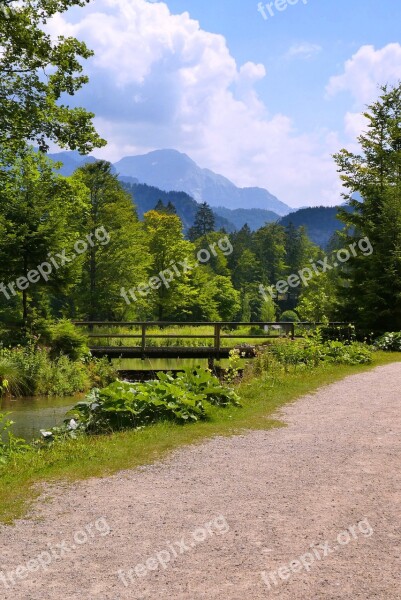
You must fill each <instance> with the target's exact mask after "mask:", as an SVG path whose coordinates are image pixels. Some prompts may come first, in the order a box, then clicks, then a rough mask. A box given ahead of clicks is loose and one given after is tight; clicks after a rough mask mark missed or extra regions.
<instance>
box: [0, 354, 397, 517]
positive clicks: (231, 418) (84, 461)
mask: <svg viewBox="0 0 401 600" xmlns="http://www.w3.org/2000/svg"><path fill="white" fill-rule="evenodd" d="M395 361H401V353H393V354H385V353H383V352H377V353H375V355H374V363H373V365H370V366H359V367H349V366H336V365H329V366H324V367H319V368H317V369H314V370H302V371H297V370H293V371H292V372H289V373H287V374H285V375H284V374H278V375H275V376H269V377H266V376H265V377H259V378H254V379H249V380H245V381H243V382H242V383H241V384H240V385H239V386H238V390H237V391H238V393H239V394H240V396H241V398H242V404H243V406H242V408H233V407H230V408H227V409H215V408H214V409H213V411H212V413H211V416H212V418H211V420H210V421H207V422H199V423H196V424H194V425H187V426H179V425H174V424H165V423H162V424H158V425H154V426H152V427H148V428H146V429H143V430H140V431H136V432H135V431H128V432H124V433H117V434H114V435H112V436H99V437H92V438H90V437H87V438H81V439H79V440H75V441H69V442H66V443H64V444H60V445H56V446H54V447H53V448H50V449H46V450H41V451H39V452H29V453H28V454H26V455H22V456H18V457H16V458H15V459H14V460H13V461H12V462H11V463H9V464H8V465H7V466H5V467H1V470H0V497H1V499H2V501H1V505H0V521H1V522H3V523H12V522H13V520H14V519H16V518H18V517H21V516H23V515H25V514H26V512H27V510H28V509H29V507H30V505H31V503H32V501H33V500H34V499H35V498H36V497H37V496H38V495H39V494H40V485H37V484H40V483H42V482H61V481H64V482H70V481H75V480H79V479H87V478H89V477H104V476H106V475H110V474H112V473H115V472H117V471H119V470H121V469H130V468H134V467H137V466H139V465H144V464H149V463H152V462H154V461H155V460H157V459H160V458H162V457H164V456H165V455H166V454H167V453H169V452H171V451H172V450H174V449H176V448H178V447H181V446H184V445H188V444H195V443H199V442H201V441H202V440H204V439H206V438H210V437H212V436H215V435H221V436H231V435H235V434H237V433H239V432H241V431H244V430H250V429H271V428H274V427H278V426H281V425H282V423H280V422H279V421H277V420H275V419H273V418H272V414H273V413H274V412H275V410H276V409H277V408H279V407H280V406H282V405H283V404H285V403H287V402H291V401H293V400H295V399H296V398H298V397H299V396H301V395H302V394H305V393H309V392H313V391H315V390H316V389H317V388H319V387H321V386H322V385H325V384H329V383H332V382H334V381H338V380H340V379H342V378H343V377H345V376H347V375H350V374H355V373H361V372H364V371H367V370H369V369H371V368H372V366H373V367H375V366H378V365H383V364H388V363H391V362H395Z"/></svg>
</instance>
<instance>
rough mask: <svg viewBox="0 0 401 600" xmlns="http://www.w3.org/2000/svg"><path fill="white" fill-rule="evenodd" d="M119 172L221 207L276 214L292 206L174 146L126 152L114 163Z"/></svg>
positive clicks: (282, 213) (288, 209) (141, 181)
mask: <svg viewBox="0 0 401 600" xmlns="http://www.w3.org/2000/svg"><path fill="white" fill-rule="evenodd" d="M114 167H115V168H116V170H117V172H118V173H119V174H120V175H121V176H128V177H134V178H136V179H137V180H138V181H139V182H140V183H146V184H147V185H151V186H154V187H157V188H159V189H161V190H164V191H177V192H179V191H182V192H186V193H187V194H189V195H190V196H191V197H192V198H194V199H195V200H196V201H197V202H207V203H208V204H210V206H213V207H215V206H223V207H225V208H230V209H236V208H244V207H246V208H260V209H264V210H270V211H273V212H275V213H277V214H278V215H280V216H284V215H286V214H288V213H289V212H290V211H291V210H292V209H291V208H290V207H289V206H287V204H284V202H281V201H280V200H278V198H276V197H275V196H273V195H272V194H270V192H268V191H267V190H265V189H263V188H258V187H250V188H239V187H237V186H236V185H234V184H233V183H232V182H231V181H230V180H229V179H227V178H226V177H223V176H222V175H218V174H216V173H214V172H213V171H211V170H210V169H201V168H200V167H199V166H198V165H197V164H196V163H195V162H194V161H193V160H192V159H191V158H190V157H189V156H187V155H186V154H183V153H181V152H178V151H177V150H155V151H153V152H149V153H148V154H142V155H138V156H126V157H124V158H122V159H121V160H119V161H118V162H116V163H115V164H114Z"/></svg>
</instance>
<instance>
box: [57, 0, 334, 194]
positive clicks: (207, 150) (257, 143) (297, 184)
mask: <svg viewBox="0 0 401 600" xmlns="http://www.w3.org/2000/svg"><path fill="white" fill-rule="evenodd" d="M74 10H75V12H74ZM74 10H73V11H71V12H70V13H67V14H65V15H58V16H56V17H55V18H54V19H53V20H52V22H51V23H50V24H49V27H50V29H51V32H52V33H53V34H54V35H58V34H63V35H74V36H76V37H78V38H79V39H83V40H85V41H86V43H87V44H88V46H89V47H90V48H93V49H94V51H95V56H94V58H93V59H91V60H90V61H89V63H88V65H87V66H86V70H87V71H88V72H89V75H90V84H89V85H88V86H87V87H86V89H85V91H83V92H81V93H80V95H79V103H80V104H84V105H85V106H86V107H88V108H89V109H91V110H93V111H94V112H95V113H96V115H97V118H96V125H97V127H98V130H99V132H100V133H101V134H102V135H103V136H104V137H105V138H106V139H108V140H109V145H108V146H107V147H106V148H105V149H102V150H101V151H98V152H97V153H96V154H97V155H98V156H102V157H105V158H108V159H109V160H117V159H119V158H121V157H122V156H124V155H129V154H137V153H142V152H147V151H150V150H154V149H157V148H176V149H177V150H180V151H182V152H186V153H188V154H189V155H190V156H191V157H192V158H193V159H194V160H196V161H197V162H198V163H199V164H200V165H201V166H202V167H208V168H210V169H213V170H215V171H216V172H218V173H222V174H223V175H225V176H227V177H229V178H230V179H232V180H233V181H234V182H235V183H236V184H238V185H242V186H246V185H249V186H256V185H258V186H262V187H266V188H268V189H269V190H270V191H271V192H272V193H274V194H276V195H277V196H278V197H279V198H280V199H281V200H283V201H284V202H287V203H289V204H291V205H293V206H297V205H305V204H321V203H322V202H323V203H324V202H326V203H335V202H338V200H339V183H338V177H337V174H336V170H335V166H334V164H333V161H332V159H331V156H330V155H331V153H332V152H334V151H336V150H337V149H338V147H339V142H338V140H337V137H336V135H335V134H333V133H331V132H329V131H325V130H322V131H315V132H313V133H311V134H309V135H306V134H301V133H300V132H299V131H297V130H296V129H295V127H294V124H293V123H292V121H291V119H290V118H289V117H288V116H286V115H283V114H269V112H268V109H267V107H266V106H265V104H264V103H263V102H262V101H261V99H260V97H259V96H258V94H257V91H256V85H257V83H258V82H259V81H260V80H262V79H263V78H265V77H266V71H265V67H264V66H263V65H261V64H256V63H253V62H247V63H245V64H244V65H238V64H237V63H236V61H235V59H234V58H233V56H232V55H231V54H230V51H229V49H228V47H227V43H226V40H225V38H224V37H223V36H221V35H217V34H215V33H209V32H207V31H204V30H203V29H202V28H201V27H200V25H199V23H198V22H197V21H196V20H194V19H192V18H191V17H190V15H189V14H188V13H187V12H184V13H182V14H180V15H173V14H171V12H170V11H169V8H168V7H167V5H166V4H164V3H162V2H160V3H149V2H146V1H145V0H97V1H96V2H95V3H91V4H89V5H88V6H87V7H85V8H84V9H79V12H78V9H74ZM293 52H294V55H296V54H297V53H298V55H302V54H303V55H305V53H306V54H307V53H308V52H309V53H310V52H317V47H316V48H314V47H313V48H310V47H309V49H308V48H307V47H306V46H305V47H304V49H303V50H302V49H300V48H298V51H296V49H294V50H293Z"/></svg>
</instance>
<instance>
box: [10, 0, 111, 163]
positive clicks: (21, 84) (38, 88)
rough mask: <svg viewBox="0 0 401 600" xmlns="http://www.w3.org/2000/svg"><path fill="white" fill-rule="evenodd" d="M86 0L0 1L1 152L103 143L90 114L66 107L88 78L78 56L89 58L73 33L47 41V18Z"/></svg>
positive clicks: (82, 149) (84, 149)
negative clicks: (66, 99) (32, 145)
mask: <svg viewBox="0 0 401 600" xmlns="http://www.w3.org/2000/svg"><path fill="white" fill-rule="evenodd" d="M87 2H88V0H29V1H28V0H24V1H23V2H20V1H19V0H3V1H2V4H3V10H1V11H0V48H1V53H0V75H1V76H0V151H1V152H5V151H9V152H10V153H11V155H12V154H13V153H15V151H19V150H21V148H24V146H25V143H26V141H27V140H28V141H31V142H33V143H35V144H36V145H38V146H39V148H40V149H41V150H47V148H48V141H49V140H50V141H53V142H56V143H57V144H59V145H60V146H61V147H67V148H71V149H77V150H79V151H80V152H82V153H87V152H89V151H90V150H92V149H93V148H95V147H99V146H102V145H104V144H105V142H104V140H102V139H101V138H100V137H99V136H98V134H97V133H96V131H95V129H94V126H93V124H92V118H93V116H94V115H93V114H92V113H90V112H87V111H86V110H85V109H83V108H69V107H68V106H67V105H66V104H64V97H65V96H68V95H69V96H73V95H74V94H75V93H76V92H77V91H78V90H80V89H81V88H82V86H83V85H84V84H85V83H87V81H88V78H87V77H86V76H85V75H83V73H82V72H83V69H82V65H81V59H87V58H89V57H90V56H92V52H91V51H90V50H89V49H88V48H87V47H86V45H85V44H84V43H83V42H80V41H78V40H76V39H75V38H73V37H64V36H59V37H58V38H57V39H56V40H54V39H52V37H51V36H50V34H49V33H46V32H45V26H46V23H47V21H48V20H49V19H50V18H51V17H53V16H54V15H56V14H57V13H62V12H65V11H66V10H68V9H69V8H70V7H72V6H84V5H85V4H87Z"/></svg>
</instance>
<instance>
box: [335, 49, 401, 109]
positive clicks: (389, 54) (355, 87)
mask: <svg viewBox="0 0 401 600" xmlns="http://www.w3.org/2000/svg"><path fill="white" fill-rule="evenodd" d="M400 80H401V45H400V44H398V43H394V44H388V45H387V46H384V48H381V49H379V50H376V49H375V48H374V46H362V47H361V48H360V49H359V50H358V52H356V53H355V54H354V56H352V58H350V60H347V62H346V63H345V65H344V71H343V73H341V75H335V76H333V77H331V79H330V81H329V83H328V86H327V90H326V91H327V94H328V96H335V95H336V94H338V93H340V92H349V93H350V94H351V95H352V97H353V99H354V101H355V105H356V107H357V108H358V110H359V109H360V108H362V107H363V105H365V104H368V103H371V102H372V101H374V100H375V99H376V98H377V96H378V94H379V92H378V85H383V84H396V83H397V82H398V81H400Z"/></svg>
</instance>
